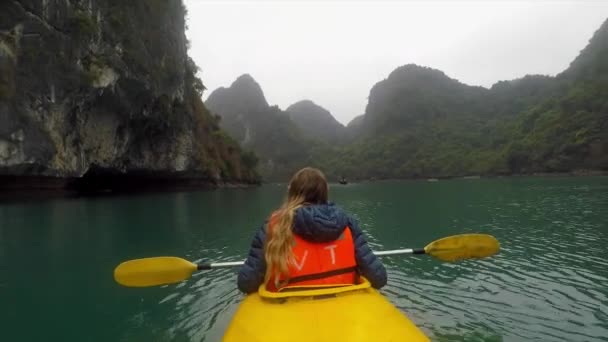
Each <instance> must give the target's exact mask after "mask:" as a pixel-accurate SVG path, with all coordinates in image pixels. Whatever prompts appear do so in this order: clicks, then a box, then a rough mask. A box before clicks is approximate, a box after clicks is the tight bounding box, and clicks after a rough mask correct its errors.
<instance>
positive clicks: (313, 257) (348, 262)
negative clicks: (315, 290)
mask: <svg viewBox="0 0 608 342" xmlns="http://www.w3.org/2000/svg"><path fill="white" fill-rule="evenodd" d="M275 217H276V216H275V215H273V216H272V217H271V219H270V222H269V224H268V238H270V236H271V235H272V227H273V225H274V224H275V222H276V219H275ZM293 237H294V240H295V245H294V247H293V249H292V252H293V256H294V263H292V264H290V265H288V267H289V277H288V279H287V280H286V281H285V279H284V278H285V276H281V277H280V278H279V282H277V283H279V284H281V286H280V287H279V288H277V287H276V286H275V279H276V277H277V276H276V274H271V276H270V278H269V280H268V283H267V284H266V289H267V290H269V291H279V290H282V289H284V288H293V287H301V286H314V285H321V286H327V285H347V284H349V285H350V284H356V283H357V279H358V274H357V262H356V260H355V245H354V242H353V237H352V233H351V231H350V227H345V229H344V231H343V232H342V235H340V237H339V238H338V239H337V240H334V241H330V242H322V243H319V242H310V241H306V240H304V239H302V238H301V237H299V236H298V235H297V234H294V235H293Z"/></svg>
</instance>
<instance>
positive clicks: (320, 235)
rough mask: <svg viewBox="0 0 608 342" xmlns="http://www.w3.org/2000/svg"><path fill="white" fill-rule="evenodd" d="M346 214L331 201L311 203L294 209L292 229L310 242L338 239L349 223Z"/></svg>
mask: <svg viewBox="0 0 608 342" xmlns="http://www.w3.org/2000/svg"><path fill="white" fill-rule="evenodd" d="M349 222H350V219H349V216H348V214H347V213H346V212H345V211H344V210H342V209H341V208H340V207H337V206H335V205H334V204H333V203H327V204H313V205H307V206H304V207H301V208H299V209H297V210H296V213H295V217H294V226H293V231H294V233H296V234H297V235H298V236H300V237H301V238H303V239H305V240H307V241H310V242H330V241H334V240H336V239H338V238H339V237H340V235H341V234H342V232H343V231H344V228H346V226H348V225H349Z"/></svg>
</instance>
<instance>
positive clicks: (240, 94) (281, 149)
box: [205, 74, 309, 180]
mask: <svg viewBox="0 0 608 342" xmlns="http://www.w3.org/2000/svg"><path fill="white" fill-rule="evenodd" d="M205 104H206V106H207V108H209V110H210V111H211V112H212V113H214V114H216V115H219V116H220V117H221V121H220V127H221V128H222V129H225V130H226V131H227V132H228V134H230V136H232V137H233V138H234V139H236V140H237V141H238V142H239V143H240V144H241V145H242V146H243V147H244V148H245V149H249V150H252V151H254V152H255V153H256V155H257V156H258V157H259V158H260V163H259V168H260V173H261V175H262V176H263V177H264V178H265V179H267V180H276V179H284V178H286V177H288V175H289V174H290V173H291V172H293V171H294V170H295V169H297V168H298V167H299V166H300V165H301V160H306V157H307V155H308V149H309V147H308V145H307V144H306V143H305V139H304V137H303V136H302V134H301V132H300V130H299V129H298V127H297V126H296V125H295V124H294V123H293V122H292V121H291V119H290V118H289V116H288V115H286V114H285V113H284V112H282V111H281V110H280V109H279V108H278V107H277V106H272V107H271V106H269V105H268V102H267V101H266V98H265V97H264V93H263V92H262V89H261V87H260V86H259V84H258V83H257V82H256V81H255V80H254V79H253V78H252V77H251V76H250V75H247V74H246V75H242V76H240V77H239V78H237V80H236V81H234V82H233V83H232V85H231V86H230V87H228V88H219V89H217V90H215V91H213V92H212V93H211V94H210V95H209V97H208V98H207V101H206V103H205Z"/></svg>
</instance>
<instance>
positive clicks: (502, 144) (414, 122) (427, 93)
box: [318, 21, 608, 178]
mask: <svg viewBox="0 0 608 342" xmlns="http://www.w3.org/2000/svg"><path fill="white" fill-rule="evenodd" d="M352 127H357V130H359V132H360V133H359V138H358V139H356V141H354V142H353V143H352V144H350V145H348V146H346V147H337V148H334V149H333V150H332V151H324V152H322V153H319V154H318V159H319V162H320V164H321V165H322V166H323V167H324V168H326V169H327V171H326V172H328V173H333V174H344V175H346V176H347V177H350V178H371V177H376V178H382V177H384V178H392V177H395V178H402V177H448V176H463V175H468V174H521V173H524V174H528V173H537V172H571V171H576V170H580V169H593V170H596V169H601V170H608V21H607V22H605V23H604V24H603V25H602V27H601V28H600V29H599V30H598V31H597V32H596V33H595V34H594V36H593V38H592V39H591V41H590V43H589V45H588V46H587V47H586V48H585V49H584V50H583V51H581V53H580V55H579V56H578V57H577V58H576V59H575V60H574V61H573V62H572V63H571V65H570V67H569V68H568V69H567V70H565V71H564V72H563V73H561V74H560V75H558V76H557V77H548V76H538V75H533V76H530V75H529V76H525V77H523V78H521V79H517V80H513V81H501V82H498V83H496V84H495V85H493V86H492V88H491V89H484V88H480V87H470V86H467V85H464V84H462V83H460V82H458V81H456V80H453V79H450V78H449V77H447V76H446V75H445V74H444V73H443V72H441V71H438V70H433V69H429V68H424V67H419V66H416V65H411V64H410V65H406V66H403V67H399V68H397V69H396V70H395V71H393V72H392V73H391V74H390V75H389V77H388V78H387V79H385V80H383V81H381V82H379V83H377V84H376V85H375V86H374V87H373V88H372V90H371V92H370V95H369V103H368V105H367V108H366V111H365V114H364V115H363V117H361V118H358V119H357V121H356V122H355V123H354V124H353V125H352ZM350 129H351V125H348V126H347V130H350ZM347 134H348V132H347Z"/></svg>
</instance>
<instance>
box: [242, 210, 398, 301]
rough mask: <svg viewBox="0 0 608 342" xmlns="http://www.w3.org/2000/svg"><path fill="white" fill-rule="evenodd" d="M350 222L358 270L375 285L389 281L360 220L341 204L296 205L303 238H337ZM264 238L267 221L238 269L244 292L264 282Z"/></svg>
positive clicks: (298, 228)
mask: <svg viewBox="0 0 608 342" xmlns="http://www.w3.org/2000/svg"><path fill="white" fill-rule="evenodd" d="M347 226H348V227H350V229H351V232H352V234H353V241H354V243H355V258H356V261H357V266H358V271H359V274H360V275H362V276H364V277H365V278H367V279H368V280H369V281H370V283H371V284H372V286H373V287H375V288H381V287H382V286H384V285H386V269H385V268H384V265H382V262H381V261H380V260H379V259H378V257H376V256H375V255H374V254H373V253H372V250H371V249H370V248H369V246H368V244H367V241H366V240H365V237H364V236H363V232H362V231H361V229H360V228H359V224H358V223H357V221H356V220H355V219H353V218H352V217H351V216H350V215H348V214H347V213H346V212H344V211H343V210H342V209H340V208H339V207H337V206H335V205H333V204H332V203H328V204H316V205H308V206H305V207H302V208H299V209H297V211H296V215H295V218H294V228H293V231H294V233H295V234H297V235H298V236H300V237H301V238H303V239H305V240H308V241H311V242H330V241H334V240H336V239H337V238H338V237H339V236H340V235H341V234H342V231H343V230H344V229H345V227H347ZM265 240H266V223H265V224H264V225H262V227H261V228H260V229H259V230H258V231H257V232H256V234H255V237H254V238H253V242H252V243H251V250H250V251H249V255H248V256H247V260H245V264H244V265H243V266H242V267H241V269H240V271H239V276H238V286H239V289H240V290H241V291H243V292H245V293H252V292H256V291H257V290H258V287H259V286H260V285H261V284H262V283H263V282H264V274H265V273H266V260H265V259H264V241H265Z"/></svg>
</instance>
